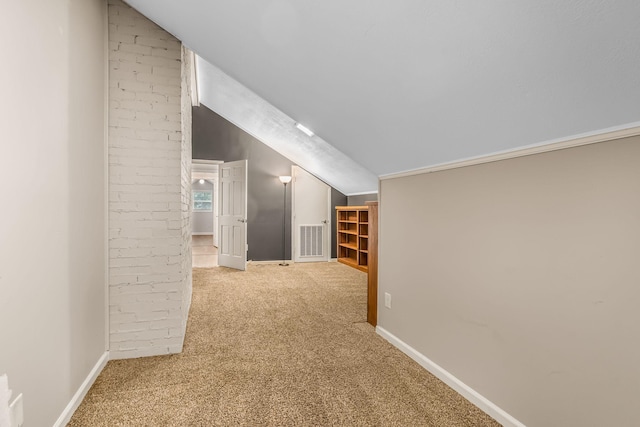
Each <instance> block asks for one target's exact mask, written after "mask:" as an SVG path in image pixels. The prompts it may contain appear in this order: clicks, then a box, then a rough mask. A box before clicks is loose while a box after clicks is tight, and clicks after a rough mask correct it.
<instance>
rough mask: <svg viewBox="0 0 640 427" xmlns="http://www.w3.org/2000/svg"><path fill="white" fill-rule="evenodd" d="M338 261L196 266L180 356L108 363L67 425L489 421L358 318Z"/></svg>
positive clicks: (349, 276) (355, 297)
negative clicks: (243, 268) (242, 269)
mask: <svg viewBox="0 0 640 427" xmlns="http://www.w3.org/2000/svg"><path fill="white" fill-rule="evenodd" d="M365 317H366V275H365V274H364V273H361V272H359V271H357V270H355V269H352V268H349V267H347V266H344V265H342V264H338V263H307V264H300V263H299V264H292V265H291V266H289V267H280V266H278V265H250V266H249V269H248V270H247V271H246V272H240V271H236V270H231V269H227V268H223V267H219V268H213V269H195V270H194V273H193V303H192V306H191V312H190V317H189V323H188V328H187V335H186V339H185V347H184V352H183V353H181V354H178V355H172V356H160V357H150V358H141V359H130V360H116V361H111V362H109V363H108V364H107V366H106V368H105V369H104V371H103V372H102V373H101V374H100V376H99V377H98V379H97V380H96V382H95V384H94V386H93V387H92V388H91V390H90V391H89V393H88V394H87V396H86V398H85V400H84V401H83V403H82V404H81V405H80V407H79V408H78V410H77V411H76V413H75V415H74V416H73V418H72V420H71V422H70V424H69V426H74V427H75V426H497V425H498V424H497V423H496V422H495V421H494V420H493V419H491V418H490V417H489V416H487V415H486V414H484V413H483V412H482V411H480V410H479V409H477V408H476V407H475V406H473V405H472V404H470V403H469V402H468V401H466V400H465V399H464V398H462V397H461V396H460V395H458V394H457V393H455V392H454V391H453V390H451V389H450V388H449V387H447V386H446V385H445V384H443V383H442V382H440V381H439V380H438V379H436V378H435V377H433V376H432V375H431V374H429V373H428V372H427V371H425V370H424V369H423V368H422V367H420V366H419V365H418V364H417V363H415V362H413V361H412V360H411V359H409V358H408V357H407V356H405V355H404V354H402V353H401V352H400V351H398V350H397V349H395V348H394V347H392V346H391V345H390V344H389V343H387V342H386V341H385V340H384V339H382V338H380V337H379V336H378V335H377V334H376V333H375V331H374V329H373V328H372V327H371V325H369V324H367V323H366V322H365Z"/></svg>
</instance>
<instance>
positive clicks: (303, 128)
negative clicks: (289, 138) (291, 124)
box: [296, 123, 313, 136]
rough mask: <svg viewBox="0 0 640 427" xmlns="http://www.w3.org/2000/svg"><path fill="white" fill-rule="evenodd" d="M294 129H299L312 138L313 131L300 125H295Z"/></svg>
mask: <svg viewBox="0 0 640 427" xmlns="http://www.w3.org/2000/svg"><path fill="white" fill-rule="evenodd" d="M296 127H297V128H298V129H300V130H301V131H302V132H304V133H306V134H307V136H313V131H312V130H311V129H309V128H308V127H306V126H304V125H301V124H300V123H296Z"/></svg>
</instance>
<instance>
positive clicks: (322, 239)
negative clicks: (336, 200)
mask: <svg viewBox="0 0 640 427" xmlns="http://www.w3.org/2000/svg"><path fill="white" fill-rule="evenodd" d="M291 169H292V170H291V172H292V177H293V180H292V183H293V184H292V192H291V194H292V214H293V216H292V222H291V226H292V228H293V230H292V231H293V232H292V233H291V236H292V248H293V260H294V262H322V261H329V256H330V254H331V239H330V237H329V232H330V231H331V217H332V215H331V212H330V211H331V187H329V186H328V185H327V184H325V183H324V182H322V181H320V180H319V179H318V178H316V177H315V176H313V175H312V174H310V173H309V172H307V171H305V170H304V169H302V168H301V167H299V166H293V167H292V168H291Z"/></svg>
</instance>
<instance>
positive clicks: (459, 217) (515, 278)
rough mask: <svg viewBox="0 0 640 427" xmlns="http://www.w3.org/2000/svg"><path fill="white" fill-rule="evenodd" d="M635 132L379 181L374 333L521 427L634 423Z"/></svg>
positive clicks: (638, 390) (639, 416)
mask: <svg viewBox="0 0 640 427" xmlns="http://www.w3.org/2000/svg"><path fill="white" fill-rule="evenodd" d="M639 160H640V137H634V138H627V139H623V140H617V141H611V142H606V143H599V144H593V145H587V146H582V147H577V148H571V149H565V150H559V151H554V152H549V153H544V154H538V155H533V156H528V157H521V158H516V159H511V160H505V161H500V162H494V163H488V164H483V165H477V166H470V167H465V168H459V169H453V170H448V171H442V172H435V173H430V174H422V175H416V176H410V177H404V178H396V179H388V180H383V181H382V182H381V200H380V209H381V211H380V222H381V229H380V267H379V268H380V270H379V271H380V289H379V291H380V294H381V295H383V294H384V293H385V292H388V293H390V294H391V295H392V308H391V309H387V308H384V298H379V299H378V300H379V301H380V302H381V304H380V307H379V316H378V320H379V325H380V326H381V327H382V328H384V329H386V330H387V331H389V332H390V333H391V334H394V335H395V336H396V337H398V338H399V339H400V340H403V341H404V342H406V343H407V344H409V345H410V346H411V347H413V348H414V349H416V350H417V351H418V352H420V353H422V354H423V355H424V356H426V357H428V358H429V359H431V360H432V361H433V362H435V363H436V364H438V365H440V366H441V367H443V368H444V369H445V370H447V371H449V372H450V373H451V374H453V375H454V376H456V377H457V378H458V379H460V380H461V381H462V382H464V383H466V384H467V385H468V386H470V387H471V388H473V389H475V390H476V391H477V392H479V393H480V394H481V395H483V396H484V397H486V398H487V399H489V400H490V401H492V402H493V403H495V404H496V405H498V406H499V407H500V408H502V409H503V410H505V411H506V412H508V413H509V414H510V415H512V416H513V417H515V418H516V419H518V420H519V421H520V422H522V423H524V424H526V425H527V426H602V425H616V426H631V425H640V412H639V411H637V409H636V408H635V406H636V402H635V400H637V397H638V396H639V395H640V370H639V369H638V360H640V343H639V342H638V337H639V336H640V314H639V313H640V311H639V310H638V306H639V303H640V268H639V267H638V265H640V262H639V261H638V260H639V259H640V166H639V165H640V163H639Z"/></svg>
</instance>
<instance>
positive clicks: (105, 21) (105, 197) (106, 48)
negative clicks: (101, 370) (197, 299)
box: [102, 2, 111, 351]
mask: <svg viewBox="0 0 640 427" xmlns="http://www.w3.org/2000/svg"><path fill="white" fill-rule="evenodd" d="M102 7H103V9H102V11H103V13H104V19H103V25H104V28H103V31H104V106H103V108H104V123H103V126H104V140H103V142H102V145H103V153H104V154H103V155H104V159H102V161H103V163H102V165H103V167H104V170H103V179H104V183H103V191H104V195H103V198H102V199H103V203H104V207H103V209H104V225H103V233H104V236H103V237H104V244H103V249H104V348H105V350H106V351H109V346H110V345H111V327H110V324H111V318H110V316H111V315H110V310H109V301H110V299H109V275H110V273H111V272H110V271H109V267H110V260H109V242H110V240H109V234H110V229H109V209H110V208H109V179H110V176H109V102H110V97H109V83H110V81H109V79H110V77H109V5H108V4H107V2H103V6H102Z"/></svg>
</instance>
